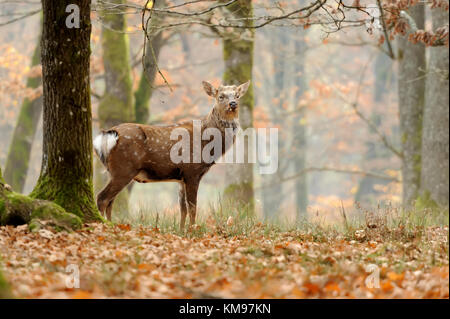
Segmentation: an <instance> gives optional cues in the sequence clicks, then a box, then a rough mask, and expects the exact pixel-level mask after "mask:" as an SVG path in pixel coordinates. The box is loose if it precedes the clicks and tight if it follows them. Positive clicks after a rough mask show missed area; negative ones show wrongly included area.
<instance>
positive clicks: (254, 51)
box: [0, 0, 449, 222]
mask: <svg viewBox="0 0 450 319" xmlns="http://www.w3.org/2000/svg"><path fill="white" fill-rule="evenodd" d="M325 2H326V1H325ZM416 2H417V1H409V2H408V1H382V3H383V5H386V7H387V8H390V9H389V10H393V8H396V9H397V13H398V12H399V10H400V9H405V10H407V12H409V14H408V15H407V16H406V17H404V18H400V17H397V18H398V21H395V20H393V21H391V22H390V23H391V24H390V25H389V29H388V27H387V26H386V21H385V19H386V20H387V19H388V14H391V13H392V12H393V11H386V12H387V13H386V12H385V13H384V14H385V15H386V17H384V18H385V19H383V20H381V19H371V17H370V15H368V14H366V13H365V12H349V13H348V14H347V17H346V19H347V20H349V21H351V20H352V19H353V20H356V21H359V23H353V24H351V23H349V24H345V22H344V23H343V24H342V26H340V25H338V24H337V22H336V18H334V20H333V18H330V17H338V16H339V15H338V13H339V12H337V11H336V12H334V11H333V8H334V9H336V8H337V3H338V2H337V1H336V2H333V1H331V2H330V3H329V5H330V7H329V10H330V12H331V13H332V14H330V16H327V14H326V11H324V10H323V11H322V12H320V10H319V11H318V12H316V16H314V17H315V18H311V20H301V19H298V20H294V19H289V18H286V19H280V20H274V21H270V23H268V24H267V25H265V26H264V27H256V28H254V29H252V28H245V27H244V28H242V29H240V28H232V27H228V28H218V27H217V26H214V23H211V25H208V24H207V22H208V21H209V22H210V21H219V22H220V21H221V20H220V19H221V18H222V19H223V18H225V19H229V20H226V21H228V22H229V21H231V22H232V21H239V19H240V18H241V19H242V18H243V17H245V16H246V15H251V14H252V13H253V14H254V15H255V16H264V15H268V16H270V15H273V16H276V15H279V14H281V15H282V14H286V13H288V12H291V11H293V10H295V9H296V8H301V7H304V6H306V5H308V4H309V2H307V1H302V0H298V1H297V0H296V1H265V0H258V1H243V0H242V1H241V0H240V1H237V3H235V4H231V5H228V6H224V7H222V8H217V9H216V10H213V11H211V13H205V14H203V15H198V16H197V15H193V16H189V15H188V16H184V15H176V14H168V13H165V12H164V11H163V10H162V11H161V12H158V11H154V12H153V13H152V14H153V16H152V19H151V21H150V23H149V26H148V32H149V39H150V40H151V41H146V45H145V49H146V52H147V53H146V56H145V58H144V60H145V61H144V63H145V64H146V68H145V70H144V69H143V64H142V61H141V59H142V55H143V49H144V36H143V31H142V25H141V24H142V20H141V19H142V17H141V10H140V8H142V6H144V5H145V3H146V1H121V0H111V1H93V10H92V13H91V18H92V36H91V41H90V42H91V50H92V54H91V57H90V63H91V65H90V80H91V101H92V114H93V131H94V136H95V133H97V132H98V131H99V130H100V129H104V128H108V127H111V126H113V125H116V124H119V123H122V122H139V123H170V122H176V121H179V120H182V119H188V118H198V117H200V116H201V115H204V114H206V113H207V112H208V111H209V109H210V108H211V106H212V104H213V101H212V100H211V99H210V98H208V97H207V96H206V94H204V92H203V90H202V86H201V81H202V80H209V81H211V82H212V83H214V84H215V85H218V84H220V83H222V82H225V83H229V84H235V83H238V82H243V81H245V80H247V79H251V80H252V84H253V85H252V90H250V93H249V96H248V98H246V100H245V101H244V102H243V107H242V112H250V117H248V114H245V116H242V114H241V124H242V126H243V128H246V127H250V126H254V127H277V128H278V129H279V169H278V171H277V173H276V174H273V175H259V173H258V170H257V167H255V165H244V164H239V165H235V167H231V166H230V165H225V164H219V165H216V166H214V167H213V168H212V170H211V171H210V172H209V173H208V174H207V176H206V178H205V179H204V180H203V181H202V183H201V186H200V191H199V205H200V211H201V212H200V214H202V211H204V210H206V209H208V207H210V205H216V204H217V203H218V202H221V201H225V200H226V199H227V197H228V198H229V197H230V196H231V198H233V196H234V195H233V193H236V192H235V188H236V187H238V188H239V187H241V188H247V191H246V192H244V193H245V194H246V198H243V199H242V200H243V201H248V202H252V201H253V200H254V204H255V205H254V207H255V210H256V212H257V214H258V215H259V216H262V217H265V218H273V217H276V218H289V219H292V218H296V217H305V216H309V217H310V218H316V217H319V218H321V219H324V220H326V221H327V222H328V221H331V222H333V221H335V220H336V218H340V211H341V210H342V209H345V211H346V212H347V214H349V215H350V216H355V215H358V214H359V213H360V212H361V210H364V209H365V208H366V209H375V208H376V207H377V206H386V205H389V206H394V207H406V208H408V209H423V208H426V207H431V208H434V207H436V206H441V207H444V208H445V207H448V182H449V175H448V174H449V167H448V149H449V146H448V145H449V138H448V117H449V111H448V46H447V44H448V1H433V2H432V3H431V4H427V5H422V4H417V5H415V3H416ZM183 3H184V2H183V1H167V0H159V1H157V2H156V5H155V8H156V9H158V8H170V7H174V8H175V9H172V10H173V11H177V8H178V7H177V6H178V5H181V6H180V9H181V8H185V7H186V8H189V10H190V11H189V12H197V13H198V12H201V11H202V10H204V9H205V8H207V7H208V5H214V4H217V3H221V4H224V3H226V2H225V1H222V2H220V1H219V2H215V1H197V2H195V3H194V4H191V5H190V6H182V4H183ZM357 3H358V4H360V2H359V1H357ZM361 3H362V4H361V5H370V6H369V7H370V8H372V11H370V10H367V12H368V13H373V12H375V11H373V8H376V3H375V5H374V4H373V3H372V2H371V1H365V2H364V3H363V2H361ZM411 4H413V6H411V7H410V8H409V7H408V6H409V5H411ZM147 5H148V8H151V7H152V6H153V2H152V1H150V2H149V3H148V4H147ZM327 5H328V4H327ZM347 5H351V3H349V4H347ZM238 6H240V7H238ZM40 8H41V3H40V1H26V2H23V1H1V2H0V28H1V31H2V32H1V34H0V39H1V41H0V77H1V78H0V97H1V104H2V105H1V107H0V167H2V168H3V177H4V179H5V181H6V182H7V183H9V184H10V185H11V186H12V188H13V189H14V190H15V191H17V192H20V193H25V194H28V193H30V192H31V191H32V190H33V188H34V187H35V185H36V182H37V180H38V177H39V174H40V171H41V162H42V146H43V145H42V141H43V133H42V132H43V130H42V101H43V99H42V80H41V66H40V63H41V61H40V50H41V47H40V37H41V30H42V27H41V23H42V18H41V13H40V12H41V11H40ZM251 10H253V11H251ZM374 16H377V15H376V14H374ZM214 19H216V20H214ZM233 19H234V20H233ZM390 19H393V18H392V17H390ZM15 20H17V21H16V22H13V21H15ZM198 21H200V22H198ZM263 21H264V20H263ZM245 23H247V24H248V25H247V27H248V26H250V25H251V24H252V23H254V25H253V27H254V26H255V25H256V24H260V21H259V20H255V21H254V22H253V21H250V22H245ZM245 23H244V26H245ZM387 23H389V21H387ZM383 26H384V28H386V29H388V30H387V31H386V32H385V30H383ZM445 26H446V28H447V29H445ZM422 30H431V31H429V32H428V31H427V32H425V31H422ZM433 32H434V33H433ZM388 33H389V36H388V39H386V35H387V34H388ZM152 51H153V52H154V58H155V59H154V58H153V53H152ZM155 61H157V64H156V63H155ZM158 67H159V70H160V72H158ZM166 81H167V82H168V83H169V85H170V87H169V85H167V83H166ZM242 122H244V123H242ZM68 130H70V128H68ZM236 166H237V167H236ZM106 175H107V174H106V173H105V170H104V168H103V167H102V166H101V165H100V164H99V162H98V161H97V158H95V159H94V193H95V194H96V193H97V192H98V191H99V189H101V187H103V185H105V183H106V181H107V176H106ZM236 185H237V186H236ZM236 196H238V195H236ZM252 196H254V198H252ZM120 198H121V199H120V200H119V201H116V207H115V211H116V213H115V214H114V216H115V218H126V216H128V217H129V216H139V214H141V215H142V214H154V213H155V212H159V213H161V214H162V215H169V216H171V215H175V216H178V201H177V185H175V184H173V183H158V184H145V185H144V184H139V183H135V184H134V185H132V186H130V187H129V188H128V190H125V191H123V192H122V193H121V195H120ZM355 202H356V203H359V204H356V205H355Z"/></svg>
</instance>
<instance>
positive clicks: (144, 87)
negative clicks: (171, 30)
mask: <svg viewBox="0 0 450 319" xmlns="http://www.w3.org/2000/svg"><path fill="white" fill-rule="evenodd" d="M163 42H164V41H163V37H162V32H159V33H158V34H157V35H155V36H153V37H152V38H151V41H150V42H147V43H148V45H147V49H146V52H147V55H146V57H145V65H146V67H145V70H142V74H141V79H140V81H139V87H138V89H137V91H136V92H135V93H134V97H135V104H134V105H135V106H134V110H135V112H136V123H142V124H145V123H147V122H148V120H149V117H150V106H149V104H150V99H151V98H152V94H153V87H152V85H154V82H155V77H156V72H157V67H156V63H157V62H158V59H159V53H160V52H161V48H162V46H163ZM150 45H151V46H152V47H153V50H154V53H155V58H156V62H155V61H154V58H153V55H152V53H151V46H150ZM145 72H146V73H145Z"/></svg>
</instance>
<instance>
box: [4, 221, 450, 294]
mask: <svg viewBox="0 0 450 319" xmlns="http://www.w3.org/2000/svg"><path fill="white" fill-rule="evenodd" d="M233 224H234V221H233V220H231V221H230V220H228V221H227V223H226V225H223V227H225V229H219V228H217V227H213V226H211V225H210V226H211V227H210V228H209V229H208V231H207V232H205V233H204V234H201V235H199V234H197V235H195V230H193V233H190V235H188V236H187V237H184V236H178V235H175V234H171V233H161V232H160V231H159V229H158V228H156V227H143V226H139V227H131V226H130V225H124V224H119V225H115V226H108V225H105V224H86V225H84V228H83V229H82V230H80V231H77V232H73V233H67V232H57V233H55V232H53V231H51V230H48V229H41V230H40V231H39V232H37V233H31V232H29V231H28V230H27V226H19V227H16V228H14V227H11V226H6V227H1V228H0V254H1V255H2V256H3V271H4V274H5V276H6V278H8V280H9V282H10V283H11V284H12V290H13V293H14V294H15V296H16V297H20V298H83V299H85V298H104V297H106V298H111V297H113V298H211V297H225V298H227V297H228V298H448V297H449V281H448V279H449V259H448V246H447V242H446V240H447V235H448V227H447V226H445V227H430V228H426V229H423V230H420V232H422V235H421V236H419V235H417V234H418V233H417V234H415V233H414V232H412V233H411V236H408V237H404V231H403V230H402V229H401V228H398V229H394V230H392V232H393V233H395V232H397V233H398V234H399V235H400V237H398V238H397V237H396V236H394V237H390V238H393V239H395V240H391V239H388V237H386V236H385V237H384V238H383V236H380V235H383V234H384V235H386V233H384V231H383V230H381V229H380V230H375V231H374V228H366V229H361V230H358V231H356V232H355V233H354V234H353V235H351V236H343V235H339V234H334V233H328V234H324V235H320V236H319V235H318V233H317V232H312V233H311V232H300V231H288V232H274V233H270V232H269V233H267V231H264V229H265V225H263V224H261V223H259V224H257V225H256V226H255V227H254V229H253V230H252V233H251V234H250V235H248V236H240V235H236V236H232V235H230V234H227V231H226V227H232V226H233ZM417 231H419V229H417ZM393 233H391V235H392V234H393ZM402 236H403V237H402ZM425 238H426V240H424V239H425ZM70 265H72V266H73V265H76V266H77V267H78V269H79V274H80V287H79V288H68V287H67V286H66V282H67V280H71V279H70V278H71V277H70V276H71V274H72V271H70V272H69V269H72V268H67V267H68V266H70ZM373 265H376V267H375V268H373V267H374V266H373ZM371 267H372V268H371ZM371 275H376V276H378V275H379V276H378V278H379V281H378V283H376V282H375V281H374V282H373V284H375V285H376V286H375V287H373V288H371V286H370V284H367V282H368V281H370V278H371V277H370V276H371Z"/></svg>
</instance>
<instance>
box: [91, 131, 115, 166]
mask: <svg viewBox="0 0 450 319" xmlns="http://www.w3.org/2000/svg"><path fill="white" fill-rule="evenodd" d="M117 139H118V136H117V133H115V132H107V133H102V134H100V135H98V136H97V137H96V138H95V139H94V149H95V152H96V153H97V155H98V156H99V157H100V160H101V161H102V162H103V163H105V162H106V159H107V158H108V154H109V152H110V151H111V150H112V148H113V147H114V146H116V144H117Z"/></svg>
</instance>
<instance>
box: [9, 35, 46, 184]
mask: <svg viewBox="0 0 450 319" xmlns="http://www.w3.org/2000/svg"><path fill="white" fill-rule="evenodd" d="M40 42H41V37H39V40H38V43H37V45H36V48H35V50H34V53H33V58H32V60H31V66H32V67H33V66H37V65H39V64H41V45H40ZM41 84H42V78H41V76H37V77H30V78H28V80H27V87H28V88H32V89H36V88H38V87H39V86H40V85H41ZM41 114H42V96H40V97H38V98H36V99H34V100H30V99H28V98H25V99H24V101H23V102H22V106H21V108H20V113H19V118H18V119H17V124H16V127H15V128H14V134H13V138H12V140H11V144H10V146H9V152H8V157H7V159H6V166H5V175H4V178H5V180H6V182H8V183H9V184H10V185H11V187H12V188H13V189H15V190H17V191H18V192H22V191H23V187H24V185H25V180H26V177H27V172H28V165H29V161H30V155H31V147H32V144H33V140H34V136H35V134H36V130H37V127H38V123H39V119H40V117H41Z"/></svg>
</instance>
